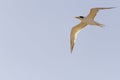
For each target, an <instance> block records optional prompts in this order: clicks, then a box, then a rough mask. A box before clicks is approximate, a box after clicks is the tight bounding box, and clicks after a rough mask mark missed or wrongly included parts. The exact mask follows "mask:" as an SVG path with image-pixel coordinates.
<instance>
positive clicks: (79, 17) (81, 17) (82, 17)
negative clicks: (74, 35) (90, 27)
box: [75, 16, 85, 20]
mask: <svg viewBox="0 0 120 80" xmlns="http://www.w3.org/2000/svg"><path fill="white" fill-rule="evenodd" d="M75 18H77V19H80V20H82V19H84V18H85V17H84V16H78V17H75Z"/></svg>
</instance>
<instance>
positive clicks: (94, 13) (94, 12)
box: [87, 7, 115, 19]
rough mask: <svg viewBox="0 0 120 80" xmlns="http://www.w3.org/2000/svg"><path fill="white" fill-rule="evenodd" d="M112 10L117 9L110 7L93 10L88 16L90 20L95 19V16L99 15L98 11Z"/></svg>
mask: <svg viewBox="0 0 120 80" xmlns="http://www.w3.org/2000/svg"><path fill="white" fill-rule="evenodd" d="M112 8H115V7H108V8H92V9H91V10H90V13H89V14H88V16H87V17H88V18H93V19H94V18H95V16H96V15H97V13H98V11H99V10H104V9H112Z"/></svg>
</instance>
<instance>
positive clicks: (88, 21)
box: [70, 7, 115, 53]
mask: <svg viewBox="0 0 120 80" xmlns="http://www.w3.org/2000/svg"><path fill="white" fill-rule="evenodd" d="M112 8H115V7H107V8H103V7H102V8H92V9H91V10H90V12H89V14H88V15H87V16H86V17H84V16H78V17H75V18H77V19H79V20H80V21H81V23H79V24H78V25H76V26H74V27H73V28H72V29H71V34H70V50H71V53H72V51H73V48H74V45H75V42H76V38H77V35H78V33H79V32H80V31H81V30H82V29H83V28H85V27H86V26H87V25H95V26H99V27H103V26H104V25H103V24H100V23H98V22H96V21H95V20H94V18H95V16H96V15H97V13H98V11H99V10H105V9H112Z"/></svg>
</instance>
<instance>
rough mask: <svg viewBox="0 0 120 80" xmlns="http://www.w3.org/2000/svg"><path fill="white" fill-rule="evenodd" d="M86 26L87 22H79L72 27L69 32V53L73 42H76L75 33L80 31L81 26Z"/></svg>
mask: <svg viewBox="0 0 120 80" xmlns="http://www.w3.org/2000/svg"><path fill="white" fill-rule="evenodd" d="M85 26H87V23H85V22H81V23H80V24H78V25H76V26H75V27H73V28H72V30H71V34H70V49H71V53H72V51H73V47H74V44H75V42H76V38H77V34H78V33H79V32H80V31H81V29H82V28H84V27H85Z"/></svg>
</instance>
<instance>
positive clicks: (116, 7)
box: [109, 7, 117, 9]
mask: <svg viewBox="0 0 120 80" xmlns="http://www.w3.org/2000/svg"><path fill="white" fill-rule="evenodd" d="M109 8H110V9H113V8H117V7H109Z"/></svg>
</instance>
